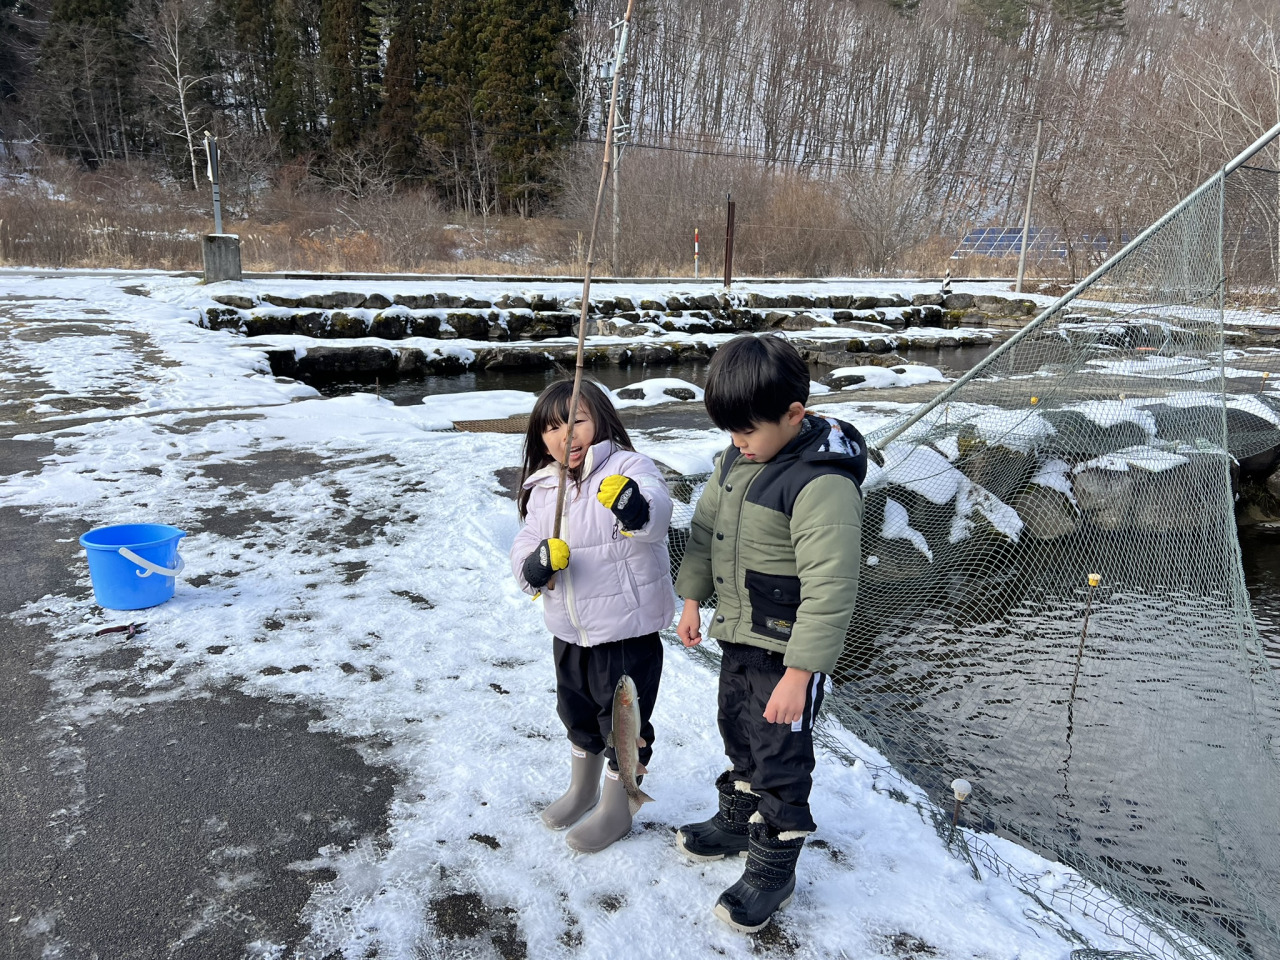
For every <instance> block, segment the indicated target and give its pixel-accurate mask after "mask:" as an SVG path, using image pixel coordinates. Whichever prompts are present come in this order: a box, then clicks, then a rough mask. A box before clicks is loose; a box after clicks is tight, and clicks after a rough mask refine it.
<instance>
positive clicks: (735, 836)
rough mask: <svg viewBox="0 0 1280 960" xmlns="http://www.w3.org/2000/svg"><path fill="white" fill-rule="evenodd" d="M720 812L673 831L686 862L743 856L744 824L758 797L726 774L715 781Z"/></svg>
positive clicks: (728, 771) (727, 771)
mask: <svg viewBox="0 0 1280 960" xmlns="http://www.w3.org/2000/svg"><path fill="white" fill-rule="evenodd" d="M716 790H717V791H719V794H720V809H719V811H718V812H717V813H716V815H715V816H714V817H712V818H711V819H710V820H703V821H702V822H701V823H687V824H685V825H684V826H683V827H681V828H680V829H679V830H677V831H676V846H677V847H678V848H679V849H680V852H681V853H683V854H684V855H685V856H686V857H688V858H689V859H690V860H722V859H724V858H725V857H727V856H733V857H738V856H743V857H745V856H746V855H747V822H748V821H749V820H750V819H751V815H752V814H753V813H755V812H756V808H757V807H758V806H760V794H758V793H752V792H751V789H750V787H749V785H748V784H746V783H743V782H742V781H737V780H734V778H733V771H732V770H726V771H725V772H724V773H722V774H720V776H719V777H717V778H716Z"/></svg>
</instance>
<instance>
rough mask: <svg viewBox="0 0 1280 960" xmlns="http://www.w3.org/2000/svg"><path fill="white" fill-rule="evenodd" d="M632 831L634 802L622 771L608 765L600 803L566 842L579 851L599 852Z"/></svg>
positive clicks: (565, 839) (571, 831)
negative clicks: (629, 799) (624, 781)
mask: <svg viewBox="0 0 1280 960" xmlns="http://www.w3.org/2000/svg"><path fill="white" fill-rule="evenodd" d="M630 832H631V806H630V805H629V804H628V803H627V791H626V789H625V788H624V787H623V786H622V781H621V780H620V779H618V771H616V770H610V769H606V770H605V772H604V789H603V790H601V792H600V803H599V805H598V806H597V807H596V809H595V811H594V812H593V813H592V814H591V816H589V817H587V819H585V820H583V821H582V822H581V823H580V824H578V825H577V826H576V827H574V828H573V829H572V830H570V831H569V834H568V836H566V837H565V838H564V842H565V843H567V844H568V845H569V846H570V847H571V848H573V849H574V850H577V851H578V852H579V853H599V852H600V851H601V850H603V849H604V848H605V847H607V846H609V844H611V843H613V842H614V841H615V840H621V839H622V838H623V837H625V836H626V835H627V834H628V833H630Z"/></svg>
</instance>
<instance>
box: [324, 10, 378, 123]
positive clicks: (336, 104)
mask: <svg viewBox="0 0 1280 960" xmlns="http://www.w3.org/2000/svg"><path fill="white" fill-rule="evenodd" d="M368 32H369V9H368V7H367V6H366V5H365V3H364V2H363V0H322V3H321V4H320V56H321V60H322V62H323V64H324V68H325V72H326V80H327V83H326V86H327V91H328V94H329V108H328V117H329V141H330V144H331V145H332V146H334V147H338V148H343V147H349V146H352V145H354V144H355V143H356V142H357V141H359V139H360V136H361V134H362V133H364V132H365V130H366V129H367V126H368V123H369V121H370V119H371V118H372V116H373V97H372V91H371V89H370V82H369V81H370V80H371V79H372V80H373V81H374V82H375V83H376V82H377V76H376V75H375V76H374V77H372V78H371V77H370V76H368V75H367V74H366V72H365V71H364V70H362V69H361V67H362V65H363V62H364V50H365V40H366V37H367V35H368Z"/></svg>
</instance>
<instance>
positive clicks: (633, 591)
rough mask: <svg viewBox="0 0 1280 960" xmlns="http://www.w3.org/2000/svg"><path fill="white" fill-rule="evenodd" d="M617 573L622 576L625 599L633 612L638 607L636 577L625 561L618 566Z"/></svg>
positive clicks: (638, 595) (638, 592)
mask: <svg viewBox="0 0 1280 960" xmlns="http://www.w3.org/2000/svg"><path fill="white" fill-rule="evenodd" d="M618 568H619V572H620V573H621V574H622V576H621V578H620V579H621V580H622V587H623V589H624V590H625V591H626V593H627V598H628V600H629V601H630V603H631V609H632V610H634V609H636V608H637V607H639V606H640V586H639V584H637V583H636V575H635V574H634V573H633V572H632V570H631V565H630V564H629V563H627V562H626V561H625V560H624V561H623V562H622V563H620V564H618Z"/></svg>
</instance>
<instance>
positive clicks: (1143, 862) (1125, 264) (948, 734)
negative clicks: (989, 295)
mask: <svg viewBox="0 0 1280 960" xmlns="http://www.w3.org/2000/svg"><path fill="white" fill-rule="evenodd" d="M1278 196H1280V194H1278V193H1277V178H1276V175H1275V173H1274V172H1271V171H1263V170H1257V169H1250V168H1243V169H1240V170H1238V171H1236V172H1235V173H1233V174H1232V175H1231V176H1230V177H1219V178H1218V179H1217V180H1216V181H1215V182H1214V183H1212V184H1211V185H1210V186H1209V187H1208V188H1207V189H1205V190H1204V191H1203V192H1202V193H1201V194H1200V195H1199V196H1197V197H1195V199H1194V200H1192V201H1190V202H1188V203H1187V204H1185V205H1184V206H1183V207H1182V208H1181V209H1180V210H1179V212H1178V213H1177V214H1176V215H1175V216H1173V217H1172V218H1171V219H1169V220H1168V221H1167V222H1166V223H1164V225H1163V226H1162V227H1161V228H1160V229H1159V230H1157V231H1156V232H1155V233H1154V234H1152V235H1151V236H1150V237H1149V238H1148V239H1146V240H1145V241H1144V242H1143V243H1142V244H1141V245H1140V246H1138V247H1137V248H1135V249H1134V250H1133V251H1132V252H1131V253H1129V254H1128V255H1127V256H1124V258H1123V259H1121V260H1119V261H1118V262H1114V263H1113V264H1111V265H1110V267H1109V269H1107V270H1106V272H1105V273H1103V274H1102V275H1101V276H1100V277H1099V278H1098V279H1097V280H1096V281H1095V282H1094V283H1092V285H1090V286H1089V287H1088V288H1087V289H1085V290H1083V291H1081V292H1080V293H1079V295H1077V296H1076V297H1075V298H1074V299H1072V300H1070V301H1069V302H1066V303H1062V304H1060V305H1059V306H1058V308H1057V309H1056V310H1053V311H1052V312H1051V313H1049V314H1047V315H1046V316H1045V317H1044V318H1043V319H1042V321H1041V322H1040V323H1039V325H1038V326H1036V327H1035V328H1034V329H1033V330H1031V329H1028V330H1024V331H1022V335H1021V336H1020V338H1018V339H1017V341H1016V343H1013V345H1012V346H1010V347H1009V348H1008V349H1006V350H1005V351H1004V352H1003V353H1002V354H999V355H998V356H996V357H995V359H994V360H992V361H991V362H990V363H989V365H987V366H986V367H985V369H982V370H981V371H980V372H978V373H977V375H976V376H974V377H973V378H972V379H969V380H967V381H966V382H962V383H961V384H960V385H959V386H958V387H957V388H956V389H955V390H954V392H953V393H950V395H944V399H942V401H941V402H938V403H937V404H936V405H934V406H932V407H929V408H927V409H926V410H924V411H921V410H917V411H915V414H914V415H913V417H912V418H911V419H907V418H904V419H903V420H901V421H897V422H895V423H893V424H890V425H888V426H886V427H884V428H881V429H879V430H877V431H876V432H875V433H874V434H872V435H871V436H869V437H868V441H869V443H870V446H871V448H872V459H873V460H874V461H875V463H874V464H873V465H871V466H870V469H869V473H868V476H867V479H866V482H865V484H864V489H863V494H864V503H865V520H864V527H863V554H864V557H863V566H862V570H861V578H860V581H861V582H860V586H859V595H858V610H857V613H856V615H855V617H854V621H853V623H852V624H851V626H850V630H849V635H848V639H847V643H846V647H845V652H844V655H843V656H842V658H841V660H840V662H839V665H838V667H837V669H836V671H835V672H834V674H833V677H832V679H833V692H832V694H831V695H830V696H829V697H828V699H827V703H828V709H829V710H830V711H831V712H833V713H834V714H835V715H836V716H837V717H838V718H839V719H840V720H841V721H842V722H843V723H844V724H845V725H846V726H848V727H849V728H850V729H851V730H852V731H853V732H854V733H856V734H857V735H858V736H859V737H860V738H861V739H862V740H863V741H864V742H866V743H867V744H869V745H870V746H871V747H873V748H874V749H875V750H877V751H879V753H880V754H882V755H883V756H884V757H887V758H888V759H889V761H890V762H891V763H892V764H893V767H894V768H895V769H896V771H898V773H900V774H901V776H903V777H905V778H906V779H907V780H909V781H910V782H911V783H914V784H916V785H918V786H919V787H920V788H922V789H923V790H924V791H925V793H926V794H927V797H928V800H929V801H930V802H931V808H932V810H933V812H934V813H933V815H934V817H935V821H936V822H938V823H939V829H940V833H942V834H943V835H945V836H946V837H947V838H948V841H949V842H951V843H953V844H954V845H955V846H956V848H957V850H958V851H959V852H962V853H963V854H964V855H965V856H968V857H969V858H970V860H971V862H972V861H974V860H975V859H976V860H977V861H979V862H982V863H984V864H985V865H986V866H987V867H988V868H991V869H996V870H998V871H1002V872H1006V873H1009V874H1010V875H1011V876H1013V878H1014V879H1015V880H1017V881H1018V882H1019V883H1020V885H1021V886H1022V887H1023V889H1024V890H1027V891H1029V892H1032V893H1033V894H1035V895H1037V896H1038V894H1036V891H1037V889H1038V888H1037V884H1038V880H1037V878H1033V877H1022V876H1020V875H1018V874H1017V871H1015V870H1013V868H1012V867H1010V866H1009V865H1008V864H1007V863H1004V862H1003V861H1002V860H1001V859H1000V857H999V856H998V855H997V853H996V852H995V850H994V849H993V848H992V847H991V845H990V844H989V843H986V842H985V841H984V840H983V839H982V835H983V833H982V832H984V831H985V832H989V833H994V834H997V835H1002V836H1005V837H1010V838H1014V839H1016V840H1017V841H1018V842H1020V843H1022V844H1024V845H1026V846H1029V847H1031V848H1032V849H1034V850H1036V851H1038V852H1040V853H1043V854H1045V855H1048V856H1050V857H1052V858H1056V859H1058V860H1059V861H1061V862H1062V863H1064V864H1066V865H1067V866H1069V867H1070V868H1071V870H1072V871H1074V872H1075V874H1076V875H1078V878H1079V882H1078V883H1076V884H1074V885H1072V884H1067V885H1066V887H1060V888H1058V889H1055V891H1054V892H1053V894H1052V899H1053V900H1054V901H1056V906H1057V907H1059V908H1069V909H1071V910H1079V911H1082V912H1084V913H1087V914H1090V915H1092V916H1094V917H1099V918H1102V919H1103V920H1104V921H1106V924H1107V926H1108V927H1109V928H1111V929H1112V930H1113V932H1115V933H1117V934H1118V935H1121V936H1123V937H1125V938H1126V939H1128V940H1129V942H1131V943H1132V944H1134V946H1135V948H1137V949H1138V950H1139V951H1140V953H1139V954H1138V955H1143V956H1169V957H1199V956H1210V955H1217V956H1222V957H1257V958H1265V960H1280V911H1278V908H1277V891H1280V829H1278V827H1280V763H1278V757H1277V748H1276V742H1275V739H1274V738H1275V735H1276V733H1277V731H1278V730H1280V690H1278V689H1277V684H1276V680H1275V677H1274V675H1273V673H1272V670H1271V668H1270V666H1269V665H1268V663H1267V661H1266V659H1265V657H1264V654H1263V649H1262V644H1261V641H1260V639H1259V636H1258V632H1257V629H1256V627H1255V624H1254V621H1253V618H1252V614H1251V612H1250V606H1249V600H1248V595H1247V593H1246V590H1245V584H1244V578H1243V573H1242V567H1241V559H1240V551H1239V545H1238V540H1237V536H1236V528H1235V520H1234V515H1233V495H1232V483H1233V468H1234V465H1235V464H1236V462H1237V461H1238V459H1240V458H1243V457H1247V456H1250V455H1253V454H1256V453H1258V452H1259V451H1262V450H1266V449H1270V448H1272V447H1274V446H1275V445H1276V443H1277V440H1278V439H1280V437H1278V436H1277V423H1280V416H1277V410H1280V404H1277V401H1276V398H1275V397H1273V396H1272V395H1271V394H1270V393H1269V392H1268V390H1267V387H1268V386H1269V384H1268V382H1267V381H1266V380H1265V379H1264V378H1263V376H1262V374H1261V372H1251V371H1249V370H1248V368H1247V364H1248V362H1249V354H1248V353H1247V352H1245V351H1238V350H1234V349H1232V348H1230V347H1229V346H1228V345H1227V344H1226V343H1225V342H1224V323H1223V319H1224V296H1225V294H1226V291H1227V290H1228V288H1230V289H1231V291H1232V296H1233V298H1237V297H1239V298H1251V299H1253V300H1254V301H1255V302H1262V301H1266V300H1267V299H1270V301H1271V303H1275V299H1274V298H1275V293H1276V289H1277V285H1276V275H1277V269H1276V259H1275V256H1276V243H1277V223H1276V210H1277V197H1278ZM1242 364H1243V365H1245V366H1243V367H1242V366H1241V365H1242ZM703 481H705V478H703V477H688V478H684V479H683V480H681V481H678V482H676V483H674V484H673V487H672V489H673V493H674V495H675V496H676V497H677V498H678V499H680V500H681V501H683V502H685V503H687V504H689V505H690V507H691V506H692V504H693V503H694V502H696V498H697V493H698V492H699V490H700V484H701V483H702V482H703ZM690 513H691V511H689V510H686V511H685V512H684V514H683V515H685V516H686V517H687V516H688V515H689V514H690ZM685 522H686V523H687V520H686V521H685ZM686 538H687V530H685V529H673V531H672V539H671V543H672V548H673V554H674V557H673V563H676V562H678V560H679V556H680V554H681V552H682V548H683V545H684V543H685V542H686ZM1090 574H1096V575H1097V577H1096V585H1091V578H1090ZM957 777H964V778H966V779H968V780H970V781H971V782H972V783H973V784H974V791H973V794H972V795H971V796H970V798H969V799H968V800H967V801H966V802H965V804H964V814H963V816H964V821H965V823H966V824H967V825H968V826H969V827H971V828H976V829H977V831H978V832H968V831H961V832H960V834H959V835H958V836H957V834H956V832H955V831H953V830H951V829H950V811H951V809H952V806H953V804H954V800H953V799H952V793H951V788H950V784H951V781H952V780H953V779H954V778H957ZM939 811H941V813H939ZM975 869H976V866H975ZM1099 888H1102V889H1099ZM1067 926H1068V928H1069V925H1067ZM1081 946H1082V948H1085V949H1082V950H1081V951H1079V952H1078V953H1079V956H1081V957H1093V956H1099V955H1100V954H1098V953H1097V952H1096V951H1091V950H1089V949H1087V945H1084V944H1081Z"/></svg>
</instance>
